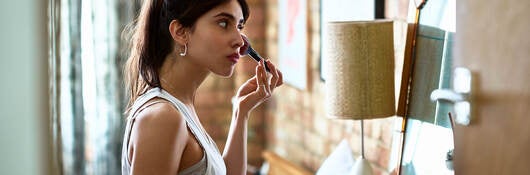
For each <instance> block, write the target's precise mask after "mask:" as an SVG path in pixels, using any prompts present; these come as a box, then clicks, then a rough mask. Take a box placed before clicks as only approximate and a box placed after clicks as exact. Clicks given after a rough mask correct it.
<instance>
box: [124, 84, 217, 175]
mask: <svg viewBox="0 0 530 175" xmlns="http://www.w3.org/2000/svg"><path fill="white" fill-rule="evenodd" d="M155 97H159V98H162V99H165V100H167V101H169V102H171V103H172V104H173V105H174V106H175V107H176V108H177V109H178V110H179V111H180V113H181V114H182V116H183V117H184V119H185V120H186V125H187V126H188V128H189V129H190V131H191V133H192V134H193V136H195V138H196V139H197V141H199V144H200V145H201V146H202V148H203V149H204V157H203V158H202V160H201V161H199V162H198V163H197V164H195V165H193V166H191V167H189V168H186V169H184V170H182V171H181V172H179V173H178V174H179V175H195V174H200V175H203V174H206V175H225V174H226V166H225V163H224V160H223V158H222V156H221V153H220V152H219V149H218V148H217V145H216V144H215V142H214V141H213V140H212V138H211V137H210V136H209V135H208V134H207V133H206V132H204V131H203V130H202V129H200V128H201V127H199V126H200V125H199V124H198V121H195V120H194V119H193V117H192V116H193V115H192V114H191V112H190V111H189V110H188V108H187V107H186V105H184V103H182V102H181V101H180V100H178V99H177V98H175V97H173V96H172V95H171V94H169V93H168V92H166V91H165V90H163V89H160V88H153V89H151V90H149V91H147V92H146V93H145V94H143V95H141V96H140V97H138V99H136V101H135V102H134V104H133V106H132V108H131V111H130V113H129V116H128V117H127V125H126V128H125V135H124V136H123V146H122V156H121V157H122V159H121V160H122V167H121V169H122V175H129V174H130V172H131V164H130V160H129V156H128V155H129V154H128V153H129V147H128V146H129V144H128V143H129V137H130V133H131V128H132V125H133V124H134V118H135V117H136V113H137V112H138V110H141V109H140V107H142V106H144V104H145V103H146V102H147V101H149V100H151V99H153V98H155Z"/></svg>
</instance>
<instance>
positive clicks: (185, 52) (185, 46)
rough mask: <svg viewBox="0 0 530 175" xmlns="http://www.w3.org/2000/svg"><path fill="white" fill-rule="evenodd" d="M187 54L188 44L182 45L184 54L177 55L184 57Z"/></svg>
mask: <svg viewBox="0 0 530 175" xmlns="http://www.w3.org/2000/svg"><path fill="white" fill-rule="evenodd" d="M187 53H188V44H184V52H180V53H179V55H180V56H186V54H187Z"/></svg>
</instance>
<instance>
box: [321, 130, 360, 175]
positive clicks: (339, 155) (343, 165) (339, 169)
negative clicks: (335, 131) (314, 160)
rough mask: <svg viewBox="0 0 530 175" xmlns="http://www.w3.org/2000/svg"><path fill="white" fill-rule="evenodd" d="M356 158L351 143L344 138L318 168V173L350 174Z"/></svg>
mask: <svg viewBox="0 0 530 175" xmlns="http://www.w3.org/2000/svg"><path fill="white" fill-rule="evenodd" d="M354 163H355V159H354V158H353V153H352V151H351V148H350V145H349V144H348V141H347V140H346V139H343V140H342V141H341V142H340V143H339V145H338V146H337V147H336V148H335V150H334V151H333V152H332V153H331V154H330V155H329V157H328V158H326V160H324V163H322V165H321V166H320V168H319V169H318V171H317V173H316V175H334V174H349V173H350V171H351V169H352V167H353V164H354Z"/></svg>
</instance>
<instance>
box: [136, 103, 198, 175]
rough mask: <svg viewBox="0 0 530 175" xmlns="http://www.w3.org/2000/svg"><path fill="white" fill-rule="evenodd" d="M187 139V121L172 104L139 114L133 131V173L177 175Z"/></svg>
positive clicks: (163, 104) (162, 105) (140, 174)
mask: <svg viewBox="0 0 530 175" xmlns="http://www.w3.org/2000/svg"><path fill="white" fill-rule="evenodd" d="M188 137H189V135H188V131H187V129H186V121H185V120H184V118H183V117H182V116H181V114H180V112H179V111H178V110H177V109H175V108H174V107H173V106H171V104H169V103H158V104H154V105H152V106H150V107H148V108H146V109H145V110H143V111H142V112H140V113H138V116H137V117H136V121H135V124H134V126H133V128H132V132H131V148H130V150H129V151H130V152H129V157H130V160H131V174H133V175H144V174H145V175H151V174H161V175H166V174H167V175H170V174H171V175H174V174H177V173H178V169H179V164H180V161H181V157H182V154H183V151H184V148H185V146H186V140H187V139H188Z"/></svg>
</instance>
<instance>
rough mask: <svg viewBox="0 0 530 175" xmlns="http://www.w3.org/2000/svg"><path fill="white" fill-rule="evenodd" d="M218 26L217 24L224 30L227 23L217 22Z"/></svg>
mask: <svg viewBox="0 0 530 175" xmlns="http://www.w3.org/2000/svg"><path fill="white" fill-rule="evenodd" d="M218 24H219V26H221V27H222V28H226V26H228V22H226V21H221V22H219V23H218Z"/></svg>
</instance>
